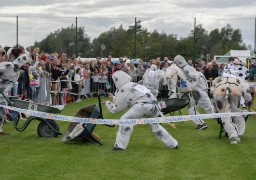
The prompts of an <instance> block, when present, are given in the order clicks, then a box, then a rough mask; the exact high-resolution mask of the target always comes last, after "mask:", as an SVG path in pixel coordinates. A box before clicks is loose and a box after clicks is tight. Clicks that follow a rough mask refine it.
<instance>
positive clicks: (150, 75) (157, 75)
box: [143, 64, 166, 97]
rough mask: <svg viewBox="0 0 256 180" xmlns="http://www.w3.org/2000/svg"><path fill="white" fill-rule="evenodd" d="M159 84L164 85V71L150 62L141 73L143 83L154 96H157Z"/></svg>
mask: <svg viewBox="0 0 256 180" xmlns="http://www.w3.org/2000/svg"><path fill="white" fill-rule="evenodd" d="M161 84H162V85H166V78H165V75H164V71H162V70H160V69H158V68H157V66H156V65H155V64H152V65H151V66H150V68H149V69H147V70H146V72H145V73H144V75H143V85H144V86H145V87H147V88H148V89H149V90H150V91H151V93H152V94H153V95H154V96H155V97H157V95H158V93H159V86H160V85H161Z"/></svg>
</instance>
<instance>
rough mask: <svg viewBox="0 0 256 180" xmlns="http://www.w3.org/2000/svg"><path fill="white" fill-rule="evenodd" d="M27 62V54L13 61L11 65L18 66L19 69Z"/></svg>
mask: <svg viewBox="0 0 256 180" xmlns="http://www.w3.org/2000/svg"><path fill="white" fill-rule="evenodd" d="M29 60H30V58H29V56H28V55H27V54H22V55H20V56H19V57H17V58H16V59H14V60H13V61H12V63H13V64H15V65H16V66H18V68H21V67H22V66H23V65H24V64H26V63H29Z"/></svg>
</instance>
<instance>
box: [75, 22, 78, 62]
mask: <svg viewBox="0 0 256 180" xmlns="http://www.w3.org/2000/svg"><path fill="white" fill-rule="evenodd" d="M77 41H78V40H77V17H76V52H75V53H76V58H77V57H78V56H77V45H78V42H77Z"/></svg>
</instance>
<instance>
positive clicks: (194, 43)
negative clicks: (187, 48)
mask: <svg viewBox="0 0 256 180" xmlns="http://www.w3.org/2000/svg"><path fill="white" fill-rule="evenodd" d="M193 45H194V58H193V61H194V63H195V61H196V18H195V19H194V42H193Z"/></svg>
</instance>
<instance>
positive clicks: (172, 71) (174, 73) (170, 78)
mask: <svg viewBox="0 0 256 180" xmlns="http://www.w3.org/2000/svg"><path fill="white" fill-rule="evenodd" d="M168 62H169V63H170V66H169V67H167V68H166V70H165V77H166V81H167V86H168V90H169V91H170V92H169V96H170V98H172V97H173V98H175V97H176V92H177V81H178V77H179V78H180V79H183V80H185V79H186V77H185V75H184V74H183V72H182V70H181V69H180V68H179V67H178V66H177V65H176V64H175V63H174V62H173V61H168Z"/></svg>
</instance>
